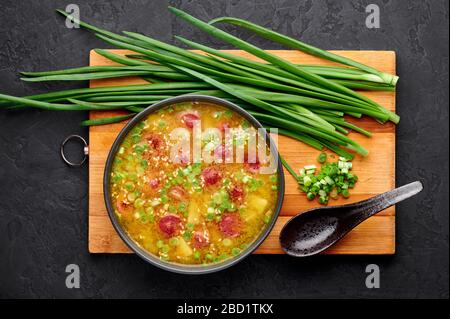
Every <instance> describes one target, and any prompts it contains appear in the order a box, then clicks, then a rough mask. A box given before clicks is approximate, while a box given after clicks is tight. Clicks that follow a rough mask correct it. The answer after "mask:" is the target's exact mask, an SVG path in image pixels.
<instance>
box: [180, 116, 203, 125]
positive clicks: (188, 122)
mask: <svg viewBox="0 0 450 319" xmlns="http://www.w3.org/2000/svg"><path fill="white" fill-rule="evenodd" d="M198 120H200V117H199V116H198V115H197V114H195V113H184V114H183V115H181V121H183V123H184V125H186V126H187V127H189V128H193V127H194V123H195V122H196V121H198Z"/></svg>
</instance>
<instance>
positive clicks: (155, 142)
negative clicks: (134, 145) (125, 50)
mask: <svg viewBox="0 0 450 319" xmlns="http://www.w3.org/2000/svg"><path fill="white" fill-rule="evenodd" d="M144 138H145V139H146V140H147V142H148V143H149V144H150V146H151V147H152V148H153V149H154V150H160V149H161V148H162V147H163V146H164V140H163V139H162V137H161V136H159V135H158V134H154V133H149V134H146V135H145V136H144Z"/></svg>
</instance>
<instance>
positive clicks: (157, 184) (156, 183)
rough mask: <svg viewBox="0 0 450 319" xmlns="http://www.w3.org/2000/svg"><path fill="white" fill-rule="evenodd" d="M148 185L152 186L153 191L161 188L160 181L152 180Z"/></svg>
mask: <svg viewBox="0 0 450 319" xmlns="http://www.w3.org/2000/svg"><path fill="white" fill-rule="evenodd" d="M148 184H149V185H150V187H151V188H152V189H157V188H158V187H159V184H160V182H159V179H157V178H153V179H151V180H150V182H148Z"/></svg>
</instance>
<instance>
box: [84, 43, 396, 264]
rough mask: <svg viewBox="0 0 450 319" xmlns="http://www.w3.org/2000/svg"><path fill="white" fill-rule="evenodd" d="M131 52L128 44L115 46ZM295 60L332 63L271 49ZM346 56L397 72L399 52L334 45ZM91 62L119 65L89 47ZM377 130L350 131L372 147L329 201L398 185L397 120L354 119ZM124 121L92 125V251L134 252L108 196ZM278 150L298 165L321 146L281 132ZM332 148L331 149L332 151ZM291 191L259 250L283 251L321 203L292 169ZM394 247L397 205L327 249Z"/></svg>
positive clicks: (387, 250)
mask: <svg viewBox="0 0 450 319" xmlns="http://www.w3.org/2000/svg"><path fill="white" fill-rule="evenodd" d="M113 52H114V53H118V54H126V53H128V51H125V50H113ZM228 52H230V53H233V54H237V55H240V56H244V57H247V58H250V59H253V60H258V59H257V58H255V57H253V56H251V55H250V54H248V53H246V52H243V51H238V50H230V51H228ZM269 52H271V53H274V54H276V55H278V56H280V57H282V58H285V59H287V60H289V61H291V62H293V63H302V64H322V65H333V63H331V62H328V61H324V60H321V59H318V58H315V57H312V56H310V55H306V54H304V53H301V52H299V51H291V50H273V51H269ZM333 52H334V53H337V54H340V55H342V56H345V57H349V58H352V59H354V60H356V61H359V62H362V63H364V64H367V65H370V66H372V67H375V68H377V69H379V70H381V71H384V72H388V73H391V74H395V52H392V51H333ZM90 65H93V66H98V65H114V63H113V62H111V61H109V60H107V59H105V58H103V57H101V56H99V55H97V54H96V53H95V52H93V51H91V53H90ZM142 83H147V82H145V81H143V80H140V79H137V78H120V79H107V80H95V81H91V84H90V86H91V87H100V86H113V85H126V84H142ZM363 94H365V95H366V96H368V97H370V98H371V99H373V100H374V101H376V102H378V103H380V104H381V105H383V106H385V107H386V108H388V109H389V110H392V111H395V93H394V92H364V93H363ZM118 114H121V112H120V111H107V112H97V111H96V112H91V114H90V118H91V119H93V118H100V117H108V116H114V115H118ZM349 120H350V121H352V122H355V123H357V125H358V126H361V127H363V128H365V129H367V130H369V131H371V132H372V133H373V136H372V137H371V138H367V137H364V136H362V135H361V134H356V133H350V135H349V136H350V137H351V138H352V139H355V140H356V141H358V142H359V143H361V144H362V145H363V146H364V147H365V148H366V149H368V150H369V152H370V153H369V155H368V156H367V157H365V158H362V157H360V156H357V157H356V158H355V159H354V161H353V167H354V169H353V170H354V173H356V174H357V175H358V177H359V181H358V183H357V184H356V187H355V188H354V189H353V190H352V192H351V197H350V198H349V199H339V200H336V201H334V200H330V205H341V204H347V203H351V202H356V201H360V200H363V199H366V198H369V197H372V196H374V195H377V194H380V193H382V192H385V191H388V190H390V189H392V188H394V187H395V125H393V124H392V123H387V124H385V125H381V124H379V123H377V122H375V121H373V120H371V119H368V118H363V119H357V120H353V119H349ZM123 125H124V123H119V124H111V125H103V126H93V127H91V128H90V129H89V251H90V252H91V253H129V252H131V251H130V250H129V249H128V247H127V246H126V245H125V244H124V243H123V241H122V240H121V239H120V237H119V236H118V235H117V233H116V231H115V230H114V228H113V226H112V224H111V222H110V220H109V217H108V214H107V212H106V208H105V204H104V201H103V169H104V166H105V162H106V158H107V155H108V152H109V149H110V147H111V145H112V143H113V141H114V139H115V138H116V136H117V134H118V132H119V131H120V129H121V128H122V127H123ZM279 152H280V153H281V155H282V156H283V157H284V158H285V159H286V160H287V161H288V162H289V163H290V164H291V165H292V167H293V168H294V169H296V170H298V169H300V168H301V167H303V166H304V165H307V164H316V163H317V162H316V158H317V156H318V154H319V153H320V152H319V151H317V150H315V149H313V148H311V147H308V146H306V145H304V144H302V143H300V142H297V141H295V140H293V139H290V138H287V137H283V136H280V137H279ZM330 154H331V153H330ZM285 176H286V195H285V199H284V203H283V208H282V210H281V214H280V217H279V218H278V220H277V223H276V225H275V227H274V229H273V230H272V232H271V233H270V235H269V237H267V239H266V240H265V241H264V243H263V244H262V245H261V246H260V247H259V248H258V249H257V250H256V253H258V254H282V253H283V251H282V250H281V248H280V246H279V243H278V235H279V232H280V230H281V228H282V227H283V225H284V224H285V223H286V222H287V221H288V220H289V219H290V218H291V217H292V216H293V215H296V214H297V213H299V212H301V211H304V210H306V209H310V208H313V207H317V206H319V204H318V203H317V202H316V201H313V202H310V201H308V200H307V199H306V197H305V195H304V194H301V193H300V192H299V191H298V188H297V185H296V182H295V180H294V179H293V178H292V176H290V175H289V174H288V173H287V172H285ZM394 253H395V207H391V208H389V209H387V210H385V211H383V212H381V213H380V214H378V215H376V216H373V217H371V218H369V219H368V220H366V221H365V222H363V223H362V224H360V225H359V226H358V227H356V228H355V229H354V230H353V231H352V232H350V233H349V234H347V236H345V238H343V239H342V240H341V241H340V242H339V243H338V244H336V245H335V246H334V247H331V248H330V249H328V250H327V251H326V252H325V254H355V255H356V254H358V255H359V254H376V255H379V254H394Z"/></svg>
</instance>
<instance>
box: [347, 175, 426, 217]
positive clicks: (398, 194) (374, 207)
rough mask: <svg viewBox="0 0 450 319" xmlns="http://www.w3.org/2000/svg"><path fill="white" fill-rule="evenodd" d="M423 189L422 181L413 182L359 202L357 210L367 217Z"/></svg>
mask: <svg viewBox="0 0 450 319" xmlns="http://www.w3.org/2000/svg"><path fill="white" fill-rule="evenodd" d="M422 189H423V186H422V183H421V182H419V181H416V182H412V183H409V184H406V185H403V186H401V187H398V188H395V189H393V190H391V191H389V192H386V193H383V194H380V195H377V196H375V197H372V198H370V199H368V200H365V201H361V202H359V203H357V204H356V206H357V207H356V211H358V213H362V215H363V218H364V219H366V218H369V217H370V216H372V215H375V214H377V213H379V212H381V211H382V210H384V209H386V208H388V207H391V206H392V205H395V204H397V203H399V202H401V201H403V200H405V199H407V198H410V197H411V196H414V195H416V194H417V193H419V192H420V191H422Z"/></svg>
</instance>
